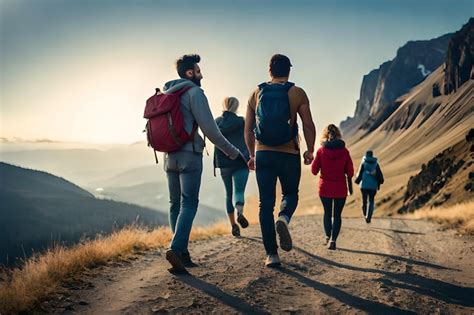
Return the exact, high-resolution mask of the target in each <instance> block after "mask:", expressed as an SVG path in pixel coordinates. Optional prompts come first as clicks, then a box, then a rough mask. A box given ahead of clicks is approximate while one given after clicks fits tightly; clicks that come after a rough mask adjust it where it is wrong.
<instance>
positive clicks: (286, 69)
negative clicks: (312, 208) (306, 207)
mask: <svg viewBox="0 0 474 315" xmlns="http://www.w3.org/2000/svg"><path fill="white" fill-rule="evenodd" d="M291 66H292V65H291V62H290V59H289V58H288V57H287V56H284V55H280V54H276V55H274V56H272V58H271V60H270V69H269V72H270V77H271V80H270V82H264V83H262V84H260V85H259V86H258V88H257V89H256V90H255V91H254V92H253V93H252V95H251V96H250V98H249V102H248V107H247V114H246V119H245V142H246V144H247V147H248V151H249V154H250V160H249V161H248V166H249V168H250V169H251V170H255V171H256V177H257V184H258V189H259V195H260V212H259V219H260V228H261V230H262V238H263V244H264V247H265V251H266V254H267V259H266V262H265V265H266V266H267V267H277V266H280V265H281V263H280V258H279V256H278V246H277V242H276V233H278V236H279V240H280V247H281V249H283V250H284V251H290V250H291V249H292V246H293V245H292V240H291V235H290V232H289V229H288V224H289V222H290V220H291V217H292V216H293V214H294V212H295V210H296V207H297V205H298V188H299V183H300V177H301V160H300V143H299V136H298V124H297V114H298V115H299V116H300V118H301V121H302V123H303V134H304V138H305V141H306V147H307V151H305V152H304V154H303V158H304V163H305V164H306V165H309V164H311V162H312V160H313V158H314V157H313V152H314V142H315V138H316V129H315V127H314V123H313V119H312V117H311V110H310V107H309V100H308V97H307V96H306V93H305V91H304V90H303V89H302V88H300V87H297V86H295V84H294V83H291V82H289V81H288V78H289V75H290V67H291ZM277 179H278V180H279V181H280V184H281V191H282V200H281V207H280V212H279V214H278V220H277V221H276V224H275V221H274V218H273V212H274V208H275V201H276V182H277ZM275 229H276V231H275Z"/></svg>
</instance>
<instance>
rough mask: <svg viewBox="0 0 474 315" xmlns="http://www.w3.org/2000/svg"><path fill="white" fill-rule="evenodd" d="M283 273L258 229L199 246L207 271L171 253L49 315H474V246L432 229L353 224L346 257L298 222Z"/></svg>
mask: <svg viewBox="0 0 474 315" xmlns="http://www.w3.org/2000/svg"><path fill="white" fill-rule="evenodd" d="M290 228H291V232H292V236H293V241H294V246H295V247H294V249H293V250H292V251H291V252H289V253H286V252H281V253H280V257H281V259H282V262H283V266H282V268H279V269H269V268H266V267H265V266H264V264H263V262H264V258H265V257H264V251H263V245H262V243H261V239H260V230H259V227H258V226H251V227H250V228H248V229H247V230H244V231H243V234H244V236H243V237H242V238H239V239H237V238H233V237H231V236H225V237H220V238H216V239H213V240H208V241H200V242H195V243H193V244H192V245H191V246H190V250H191V254H192V256H193V257H194V259H195V260H196V262H197V263H198V264H199V267H197V268H192V269H189V270H190V272H191V274H190V275H183V276H175V275H171V274H169V273H168V272H167V268H168V265H167V263H166V261H165V259H164V252H163V251H157V252H154V253H147V254H145V255H142V256H140V257H139V258H137V259H136V260H135V261H132V262H129V263H120V264H115V265H112V266H106V267H101V268H97V269H94V270H91V271H90V272H89V273H88V274H87V273H86V274H85V275H84V277H83V278H81V280H80V281H78V282H77V284H74V285H72V286H69V287H67V288H65V290H64V292H63V294H61V295H60V296H58V297H56V298H55V299H53V300H52V301H50V302H49V303H45V305H44V307H43V310H44V311H46V312H49V313H63V314H76V313H81V314H82V313H85V314H151V313H178V314H179V313H195V314H209V313H217V314H240V313H244V314H260V313H277V314H279V313H283V314H314V313H349V314H352V313H377V314H388V313H390V314H397V313H424V314H427V313H429V314H441V313H443V314H444V313H451V314H454V313H455V314H472V313H474V238H473V237H472V236H459V235H457V234H456V232H455V231H453V230H447V231H442V230H440V228H439V226H438V225H435V224H433V223H429V222H425V221H411V220H398V219H375V220H373V221H372V223H371V224H370V225H367V224H366V223H365V221H363V220H362V219H360V218H347V219H344V220H343V227H342V230H341V234H340V237H339V240H338V243H337V245H338V250H336V251H329V250H327V249H326V247H325V246H324V237H323V232H322V218H321V216H304V217H296V218H295V219H294V220H293V221H292V223H291V225H290Z"/></svg>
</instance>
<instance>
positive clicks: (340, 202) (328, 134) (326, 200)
mask: <svg viewBox="0 0 474 315" xmlns="http://www.w3.org/2000/svg"><path fill="white" fill-rule="evenodd" d="M311 172H312V173H313V175H317V174H318V173H319V172H321V175H320V176H319V197H320V198H321V202H322V203H323V207H324V220H323V223H324V231H325V233H326V243H327V242H329V240H330V242H329V247H328V248H329V249H332V250H334V249H336V240H337V237H338V236H339V231H340V230H341V225H342V218H341V214H342V210H343V209H344V204H345V203H346V197H347V187H348V185H347V184H348V183H349V188H350V191H349V192H350V193H351V194H352V185H351V184H350V183H351V180H352V176H354V166H353V165H352V159H351V155H350V154H349V150H347V149H346V145H345V143H344V141H343V140H342V135H341V131H340V130H339V128H337V127H336V126H335V125H333V124H330V125H329V126H327V127H326V128H324V130H323V134H322V136H321V147H320V148H319V149H318V152H317V153H316V158H315V159H314V161H313V164H312V165H311ZM332 217H333V218H334V220H332V219H331V218H332Z"/></svg>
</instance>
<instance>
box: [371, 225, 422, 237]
mask: <svg viewBox="0 0 474 315" xmlns="http://www.w3.org/2000/svg"><path fill="white" fill-rule="evenodd" d="M371 229H372V230H380V231H390V232H394V233H400V234H411V235H426V233H422V232H413V231H405V230H396V229H384V228H379V227H373V228H371Z"/></svg>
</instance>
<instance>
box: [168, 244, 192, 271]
mask: <svg viewBox="0 0 474 315" xmlns="http://www.w3.org/2000/svg"><path fill="white" fill-rule="evenodd" d="M165 257H166V260H167V261H168V262H169V263H170V264H171V268H170V269H168V271H169V272H171V273H186V272H187V271H186V268H185V267H184V264H183V262H182V261H181V258H180V257H179V255H178V254H176V253H175V252H174V251H173V250H172V249H168V250H167V251H166V256H165Z"/></svg>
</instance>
